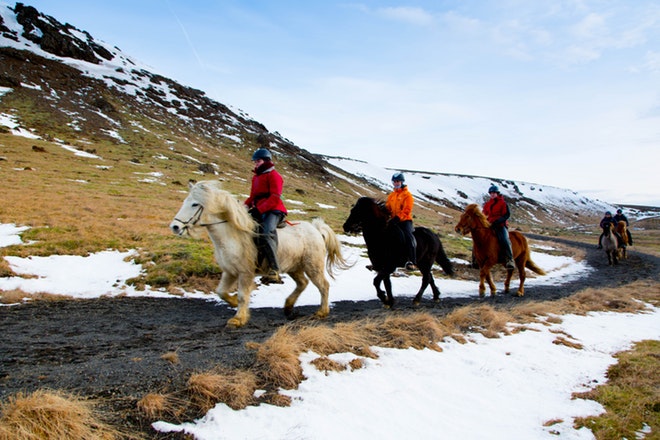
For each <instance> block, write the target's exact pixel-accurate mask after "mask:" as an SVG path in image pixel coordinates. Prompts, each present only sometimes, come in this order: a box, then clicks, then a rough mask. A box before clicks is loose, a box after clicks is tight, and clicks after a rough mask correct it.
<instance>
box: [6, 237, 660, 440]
mask: <svg viewBox="0 0 660 440" xmlns="http://www.w3.org/2000/svg"><path fill="white" fill-rule="evenodd" d="M527 235H528V236H529V237H530V238H533V239H535V240H548V241H556V242H559V243H563V244H565V245H568V246H570V247H573V248H579V249H581V250H584V251H585V252H586V260H587V262H588V264H589V265H590V266H591V267H593V268H594V269H595V270H594V271H592V272H591V273H589V274H588V275H586V276H585V277H583V278H581V279H579V280H576V281H573V282H570V283H568V284H564V285H562V286H534V287H529V288H528V289H527V292H526V296H525V297H524V298H517V297H512V296H510V295H498V296H496V297H495V298H494V299H490V298H486V299H484V300H479V299H477V298H476V297H473V298H460V299H454V298H446V297H444V298H442V300H441V301H440V302H439V303H433V302H432V301H431V300H430V299H429V298H430V293H429V292H427V295H426V296H425V298H424V301H423V303H422V305H421V306H419V307H416V308H413V306H412V304H411V300H409V299H408V298H405V299H404V298H399V299H398V302H397V307H396V309H395V310H398V311H406V312H407V311H413V310H417V311H425V312H429V313H432V314H435V315H438V316H440V315H444V314H446V313H448V312H449V311H451V310H452V309H454V308H455V307H458V306H462V305H466V304H469V303H473V302H475V301H488V302H491V303H495V304H498V305H501V306H505V307H506V306H507V305H509V304H511V305H513V304H518V303H520V302H521V301H530V300H555V299H559V298H562V297H565V296H568V295H571V294H573V293H575V292H577V291H579V290H582V289H584V288H586V287H595V288H598V287H616V286H618V285H623V284H627V283H630V282H633V281H636V280H643V279H652V280H656V281H658V280H660V258H657V257H654V256H650V255H646V254H641V253H639V252H637V251H635V250H634V248H632V249H633V250H632V251H631V252H629V258H628V259H627V260H624V261H623V262H622V263H621V264H620V265H619V266H618V267H609V266H608V265H607V260H606V257H605V255H604V253H603V251H598V250H596V249H595V246H593V245H585V244H582V243H578V242H572V241H567V240H561V239H555V238H547V237H543V236H536V235H531V234H527ZM475 277H476V271H475ZM514 282H515V283H517V278H514ZM515 283H514V284H513V286H517V284H515ZM364 288H365V289H373V288H372V286H371V285H367V286H364ZM374 297H375V294H374ZM315 310H316V306H307V307H300V308H299V309H298V311H299V312H300V314H301V316H302V318H300V319H310V318H309V317H310V316H311V315H312V314H313V313H314V311H315ZM387 313H392V311H388V310H384V309H383V308H382V307H381V305H380V302H379V301H378V300H376V299H374V300H372V301H360V302H352V301H343V302H340V303H335V305H334V306H333V308H332V310H331V314H330V317H329V318H328V319H327V322H328V323H334V322H341V321H349V320H352V319H360V318H365V317H367V316H380V315H383V314H387ZM233 314H234V310H233V309H230V308H229V307H227V306H226V305H224V304H218V303H215V302H209V301H203V300H192V299H155V298H105V299H94V300H75V301H73V300H71V301H69V300H66V301H51V302H36V303H31V304H24V305H19V306H12V307H0V329H1V330H2V338H0V399H2V400H4V399H5V398H6V397H7V396H9V395H11V394H14V393H16V392H19V391H23V392H31V391H34V390H37V389H43V388H46V389H62V390H66V391H70V392H73V393H76V394H79V395H82V396H92V397H103V398H104V400H105V401H106V402H111V403H110V405H111V406H112V408H111V409H112V410H113V412H117V413H121V412H123V413H126V414H130V412H131V411H133V410H134V408H135V402H136V401H137V400H138V399H140V398H141V397H143V396H144V395H145V394H146V393H149V392H157V391H171V390H176V389H182V388H183V385H184V384H185V381H186V380H187V378H188V377H189V376H190V374H191V373H193V372H199V371H203V370H206V369H209V368H211V367H213V366H215V365H218V364H221V365H223V366H225V367H229V368H242V367H249V366H250V365H252V363H253V362H254V354H253V352H252V351H250V350H248V349H246V348H245V343H246V342H249V341H257V342H260V341H264V340H266V339H267V338H268V337H269V336H270V335H271V334H272V333H273V331H274V330H275V329H277V328H278V327H280V326H282V325H284V324H285V323H287V320H286V319H285V318H284V316H283V313H282V310H281V309H279V308H263V309H258V310H254V311H253V312H252V318H251V320H250V322H249V324H248V325H247V326H246V327H244V328H242V329H238V330H236V329H227V328H225V327H224V324H225V322H226V321H227V319H228V318H230V317H231V316H233ZM170 351H175V352H176V353H177V354H178V356H179V359H180V362H179V364H177V365H172V364H171V363H169V362H167V361H165V360H163V359H161V356H162V355H163V354H164V353H167V352H170ZM127 423H128V422H127ZM152 434H153V432H152ZM162 438H165V437H162ZM172 438H174V437H172Z"/></svg>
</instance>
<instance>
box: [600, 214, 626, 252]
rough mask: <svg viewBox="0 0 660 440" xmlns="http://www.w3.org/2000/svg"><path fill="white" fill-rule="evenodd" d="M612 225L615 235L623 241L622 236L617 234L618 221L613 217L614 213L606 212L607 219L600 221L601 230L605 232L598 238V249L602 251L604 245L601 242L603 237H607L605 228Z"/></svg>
mask: <svg viewBox="0 0 660 440" xmlns="http://www.w3.org/2000/svg"><path fill="white" fill-rule="evenodd" d="M610 223H611V224H612V225H613V226H614V235H616V237H617V238H618V239H619V240H621V236H620V235H619V233H618V232H616V224H617V221H616V220H614V217H612V213H611V212H610V211H606V212H605V217H603V218H602V219H601V221H600V228H601V229H602V230H603V232H602V233H601V234H600V237H598V249H602V248H603V245H602V243H601V240H602V239H603V236H604V235H605V228H606V227H607V225H608V224H610Z"/></svg>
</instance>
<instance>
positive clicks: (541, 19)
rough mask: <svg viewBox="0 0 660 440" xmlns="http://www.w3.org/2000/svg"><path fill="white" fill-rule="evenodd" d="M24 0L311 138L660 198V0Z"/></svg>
mask: <svg viewBox="0 0 660 440" xmlns="http://www.w3.org/2000/svg"><path fill="white" fill-rule="evenodd" d="M25 3H26V4H29V5H32V6H35V7H36V8H37V9H39V10H40V11H41V12H44V13H46V14H48V15H52V16H54V17H55V18H56V19H57V20H59V21H61V22H68V23H71V24H72V25H74V26H75V27H77V28H79V29H82V30H86V31H88V32H89V33H90V34H91V35H92V36H94V37H95V38H97V39H101V40H103V41H105V42H107V43H111V44H113V45H116V46H117V47H119V48H120V49H122V50H123V51H124V52H125V53H126V54H127V55H129V56H132V57H134V58H136V59H138V60H140V61H142V62H144V63H146V64H147V65H149V66H152V67H153V69H154V71H156V72H158V73H161V74H163V75H165V76H168V77H170V78H173V79H175V80H177V81H179V82H181V83H182V84H185V85H188V86H191V87H195V88H197V89H200V90H203V91H205V92H206V93H207V94H208V95H209V96H210V97H211V98H213V99H216V100H218V101H220V102H222V103H224V104H227V105H230V106H232V107H235V108H238V109H241V110H243V111H245V112H247V113H248V114H249V115H250V116H251V117H253V118H254V119H256V120H258V121H260V122H262V123H263V124H264V125H266V127H267V128H268V129H269V130H270V131H277V132H279V133H280V134H281V135H282V136H284V137H285V138H287V139H289V140H291V141H292V142H294V143H295V144H296V145H298V146H300V147H301V148H304V149H306V150H309V151H311V152H314V153H322V154H329V155H340V156H347V157H351V158H355V159H362V160H366V161H369V162H371V163H373V164H375V165H378V166H385V167H390V168H398V169H415V170H424V171H437V172H446V173H459V174H470V175H479V176H490V177H499V178H510V179H515V180H523V181H528V182H533V183H539V184H545V185H553V186H558V187H561V188H569V189H572V190H576V191H580V192H582V193H584V194H586V195H588V196H590V197H595V198H598V199H601V200H604V201H607V202H610V203H630V204H651V205H655V206H660V178H659V177H658V164H659V160H658V155H659V154H658V153H659V152H660V3H658V2H657V1H656V0H635V1H629V0H612V1H600V0H594V1H592V0H535V1H528V0H519V1H518V0H498V1H476V0H475V1H461V0H447V1H442V0H436V1H416V2H409V1H394V2H376V1H366V2H359V3H352V2H342V1H338V2H332V1H323V2H312V1H231V0H229V1H196V0H191V1H186V2H183V1H179V2H176V1H173V0H169V1H166V0H162V1H149V0H146V1H145V0H141V1H131V2H128V1H124V0H113V1H112V2H89V1H73V0H72V1H68V0H59V1H57V2H52V1H46V0H44V1H31V2H25ZM485 191H486V188H484V192H485Z"/></svg>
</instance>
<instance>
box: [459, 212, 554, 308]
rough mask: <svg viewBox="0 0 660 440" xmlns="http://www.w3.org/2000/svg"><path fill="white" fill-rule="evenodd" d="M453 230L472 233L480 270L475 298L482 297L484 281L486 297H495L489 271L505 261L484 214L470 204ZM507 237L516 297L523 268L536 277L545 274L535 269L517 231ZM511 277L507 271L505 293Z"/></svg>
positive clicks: (522, 287) (522, 289) (522, 288)
mask: <svg viewBox="0 0 660 440" xmlns="http://www.w3.org/2000/svg"><path fill="white" fill-rule="evenodd" d="M455 230H456V232H458V233H460V234H462V235H467V234H472V242H473V247H474V257H475V261H476V263H477V264H478V265H479V269H480V271H479V296H484V295H485V293H486V286H485V283H484V282H487V283H488V286H489V287H490V295H491V296H495V293H496V290H497V289H496V287H495V283H494V282H493V277H492V275H491V273H490V269H491V268H492V267H493V266H495V265H496V264H498V263H500V264H502V265H504V263H505V262H504V259H503V258H501V257H500V244H499V241H498V240H497V236H496V235H495V231H493V229H492V228H491V224H490V223H489V222H488V220H487V219H486V216H485V215H484V213H483V212H481V208H479V205H477V204H476V203H473V204H471V205H468V206H467V207H466V208H465V211H464V212H463V215H461V218H460V220H459V222H458V224H457V225H456V228H455ZM509 238H510V239H511V250H512V251H513V259H514V260H515V262H516V268H517V269H518V275H519V277H520V286H519V287H518V296H523V295H524V294H525V278H526V275H525V268H527V269H529V270H531V271H532V272H535V273H537V274H539V275H545V271H544V270H543V269H541V268H540V267H538V266H537V265H536V263H534V262H533V261H532V259H531V258H530V250H529V245H528V244H527V239H526V238H525V236H524V235H522V234H521V233H520V232H518V231H509ZM512 276H513V269H507V271H506V279H505V280H504V292H505V293H508V292H509V287H510V285H511V277H512Z"/></svg>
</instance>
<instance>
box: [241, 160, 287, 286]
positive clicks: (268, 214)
mask: <svg viewBox="0 0 660 440" xmlns="http://www.w3.org/2000/svg"><path fill="white" fill-rule="evenodd" d="M252 162H253V163H254V176H252V187H251V189H250V197H248V198H247V200H246V201H245V205H247V207H248V209H249V211H250V214H252V216H253V217H254V218H255V219H256V220H257V221H258V222H259V224H260V225H261V231H260V232H261V233H260V236H259V238H260V240H259V245H260V246H259V247H260V249H261V251H262V252H263V253H264V256H265V257H266V259H267V260H268V265H269V266H270V270H269V271H268V274H267V275H266V276H264V277H262V278H261V282H262V283H264V284H270V283H277V284H282V283H283V281H282V278H281V277H280V273H279V271H280V267H279V263H278V261H277V231H276V228H277V225H278V224H280V222H281V221H282V220H284V217H285V216H286V214H287V210H286V207H285V206H284V202H283V201H282V188H283V186H284V179H282V176H281V175H280V173H278V172H277V171H276V170H275V165H274V164H273V156H272V155H271V153H270V151H268V149H266V148H259V149H258V150H257V151H255V152H254V154H253V155H252Z"/></svg>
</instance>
